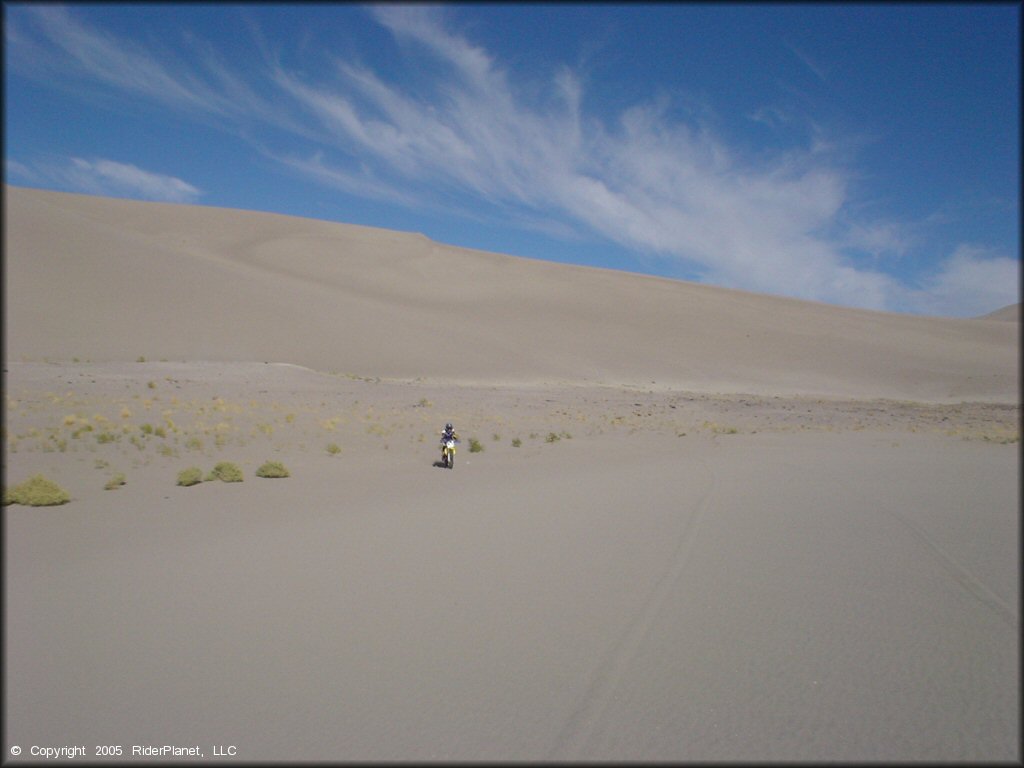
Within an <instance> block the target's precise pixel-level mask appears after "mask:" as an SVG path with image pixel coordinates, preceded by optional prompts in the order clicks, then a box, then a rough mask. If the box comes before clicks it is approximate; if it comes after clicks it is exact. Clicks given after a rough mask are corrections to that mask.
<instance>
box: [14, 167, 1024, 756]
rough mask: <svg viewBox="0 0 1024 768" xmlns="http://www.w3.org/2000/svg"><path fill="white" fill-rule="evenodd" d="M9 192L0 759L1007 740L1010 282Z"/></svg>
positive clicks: (956, 745)
mask: <svg viewBox="0 0 1024 768" xmlns="http://www.w3.org/2000/svg"><path fill="white" fill-rule="evenodd" d="M5 193H6V198H5V209H6V212H7V214H8V218H7V221H5V246H6V248H5V341H6V357H5V361H4V370H3V377H4V382H3V383H4V397H5V403H4V425H3V444H4V466H3V470H4V483H5V487H9V486H11V485H14V484H17V483H19V482H21V481H22V480H25V479H27V478H28V477H30V476H32V475H34V474H36V473H42V474H44V475H46V476H47V477H48V478H50V479H51V480H54V481H56V482H57V483H58V484H59V485H61V486H62V487H63V488H64V489H65V490H67V491H68V492H69V493H70V495H71V497H72V499H71V502H70V503H68V504H66V505H63V506H57V507H40V508H31V507H26V506H21V505H10V506H5V507H3V524H4V553H3V554H4V597H5V615H4V627H5V643H4V654H5V658H4V694H5V696H4V733H5V743H4V745H3V755H4V759H5V761H7V762H9V763H10V764H12V765H14V764H17V763H23V762H31V761H33V760H35V761H36V762H46V761H45V760H44V759H43V758H42V757H38V758H33V757H32V755H31V753H30V748H31V747H32V746H36V747H50V748H59V747H64V746H84V747H85V748H86V751H87V754H86V757H87V758H94V757H95V749H96V747H98V746H101V745H120V746H121V747H122V748H123V750H124V751H125V752H126V753H127V755H128V756H129V757H128V758H127V759H133V760H138V759H140V758H131V757H130V755H131V750H132V747H133V746H157V747H159V746H162V745H175V746H179V747H191V746H198V747H199V748H200V751H202V753H203V756H204V757H203V759H204V760H211V759H215V758H214V751H215V749H217V750H219V751H221V752H223V751H226V750H228V748H229V747H234V759H236V760H243V761H246V762H250V761H275V762H304V761H427V760H442V761H451V760H500V761H546V760H565V761H573V760H577V761H599V760H629V761H649V760H650V761H656V760H664V761H730V762H735V761H762V760H769V761H801V760H806V761H872V760H877V761H1019V760H1020V758H1021V750H1020V724H1021V721H1020V714H1021V713H1020V694H1021V688H1020V676H1021V675H1020V673H1021V670H1020V645H1019V642H1020V613H1019V606H1020V583H1019V575H1020V562H1021V561H1020V551H1019V544H1020V514H1019V509H1020V497H1019V479H1020V478H1019V475H1020V472H1019V469H1020V454H1019V449H1020V402H1019V363H1018V361H1019V347H1018V345H1019V307H1016V308H1009V309H1007V310H1006V311H1001V312H998V313H994V314H993V316H991V317H988V318H986V319H979V320H944V319H940V318H906V317H902V316H898V315H887V314H883V313H870V312H855V311H852V310H840V309H836V308H830V307H825V306H823V305H816V304H807V303H802V302H792V301H788V300H781V299H774V298H771V297H762V296H755V295H753V294H744V293H741V292H734V291H722V290H718V289H712V288H707V287H703V286H694V285H689V284H684V283H676V282H673V281H667V280H658V279H653V278H641V277H638V276H630V275H616V274H614V273H608V272H605V271H601V270H585V269H581V268H573V267H565V266H563V265H545V264H542V263H540V262H531V261H529V260H520V259H514V258H512V257H504V256H498V255H496V254H483V253H481V252H471V251H466V250H464V249H451V248H448V247H445V246H438V245H437V244H433V243H430V241H428V240H426V239H425V238H422V237H420V236H417V235H412V234H405V233H388V232H384V231H379V230H368V229H366V228H358V227H345V226H343V225H330V224H326V223H324V222H306V221H303V220H298V219H291V218H288V217H279V216H270V215H267V214H248V213H243V212H232V211H219V210H216V209H202V208H192V207H188V206H164V205H147V204H139V203H128V202H125V201H111V200H103V199H100V198H87V197H82V196H74V195H60V194H57V193H43V192H32V191H28V190H14V189H13V188H9V187H8V188H6V189H5ZM446 291H448V293H446ZM304 366H308V367H304ZM445 421H452V422H454V424H455V426H456V429H457V430H458V431H459V432H460V434H461V436H462V444H461V446H460V449H459V452H458V455H457V461H456V467H455V469H454V470H446V469H442V468H439V467H437V466H436V465H435V463H436V461H437V459H438V458H439V452H438V449H437V445H436V441H437V433H438V431H439V430H440V428H441V426H442V425H443V424H444V422H445ZM471 439H472V440H474V441H476V443H478V444H479V446H480V447H481V448H482V450H478V451H471V450H470V445H471ZM268 460H273V461H279V462H281V463H283V464H284V465H285V466H286V467H287V468H288V470H289V471H290V477H288V478H283V479H266V478H260V477H257V476H256V469H257V468H258V467H259V466H260V465H261V464H262V463H263V462H265V461H268ZM220 461H231V462H235V463H236V464H237V465H238V466H239V467H240V468H241V469H242V471H243V474H244V480H243V482H241V483H224V482H221V481H209V482H203V483H201V484H199V485H196V486H193V487H187V488H186V487H182V486H178V485H177V484H176V481H177V477H178V474H179V473H180V472H181V471H182V470H184V469H186V468H189V467H198V468H200V469H201V470H202V472H203V473H206V472H208V471H209V470H211V469H212V468H213V466H214V465H215V464H216V463H217V462H220ZM117 475H123V477H124V481H125V484H124V485H121V486H118V487H116V488H115V489H113V490H106V489H105V485H106V484H107V483H108V482H109V481H110V480H111V479H112V478H114V477H115V476H117ZM14 746H18V747H20V748H21V749H22V750H23V752H22V754H21V755H19V756H16V757H15V756H12V752H11V750H12V747H14ZM79 759H80V758H79ZM106 759H107V758H104V760H106ZM163 759H164V760H167V759H170V758H163ZM216 759H229V758H220V757H218V758H216Z"/></svg>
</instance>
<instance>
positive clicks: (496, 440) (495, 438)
mask: <svg viewBox="0 0 1024 768" xmlns="http://www.w3.org/2000/svg"><path fill="white" fill-rule="evenodd" d="M491 439H492V440H493V441H494V442H498V441H499V440H501V435H499V434H498V433H497V432H495V433H494V434H493V435H491Z"/></svg>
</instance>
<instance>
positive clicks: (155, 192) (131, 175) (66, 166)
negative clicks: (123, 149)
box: [17, 157, 203, 203]
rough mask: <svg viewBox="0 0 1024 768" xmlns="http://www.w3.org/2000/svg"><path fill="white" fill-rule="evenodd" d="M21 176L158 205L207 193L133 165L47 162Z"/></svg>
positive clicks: (74, 160)
mask: <svg viewBox="0 0 1024 768" xmlns="http://www.w3.org/2000/svg"><path fill="white" fill-rule="evenodd" d="M18 165H19V166H20V172H19V173H18V174H17V175H18V176H20V177H22V178H26V179H27V180H30V181H31V180H34V181H39V180H45V181H48V182H50V183H52V184H55V185H56V186H57V187H60V188H62V189H65V190H68V191H72V192H84V193H86V194H91V195H103V196H106V197H128V198H135V199H142V200H152V201H155V202H167V203H195V202H198V201H199V199H200V197H201V196H202V194H203V192H202V190H200V189H197V188H196V187H194V186H193V185H191V184H189V183H188V182H186V181H182V180H181V179H179V178H176V177H174V176H169V175H167V174H162V173H154V172H152V171H147V170H144V169H142V168H139V167H138V166H135V165H131V164H130V163H119V162H116V161H114V160H105V159H102V158H94V159H92V160H85V159H83V158H80V157H74V158H71V159H70V160H68V161H67V162H63V163H57V162H52V161H51V162H46V163H41V164H38V165H36V166H35V167H31V168H30V167H28V166H25V165H23V164H18Z"/></svg>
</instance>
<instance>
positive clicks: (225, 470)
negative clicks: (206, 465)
mask: <svg viewBox="0 0 1024 768" xmlns="http://www.w3.org/2000/svg"><path fill="white" fill-rule="evenodd" d="M210 474H211V475H212V476H213V478H214V479H215V480H223V481H224V482H225V483H240V482H242V470H241V469H239V468H238V465H237V464H233V463H232V462H230V461H220V462H217V465H216V466H215V467H214V468H213V471H212V472H211V473H210Z"/></svg>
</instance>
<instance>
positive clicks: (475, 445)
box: [469, 437, 484, 453]
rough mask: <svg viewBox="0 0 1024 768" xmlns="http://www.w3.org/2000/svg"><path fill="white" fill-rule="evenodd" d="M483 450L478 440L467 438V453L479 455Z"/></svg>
mask: <svg viewBox="0 0 1024 768" xmlns="http://www.w3.org/2000/svg"><path fill="white" fill-rule="evenodd" d="M483 449H484V447H483V446H482V445H481V444H480V441H479V440H477V439H476V438H475V437H471V438H469V452H470V453H480V451H482V450H483Z"/></svg>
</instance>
